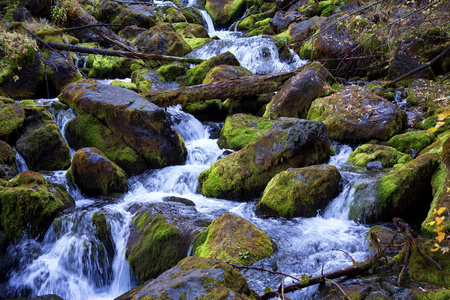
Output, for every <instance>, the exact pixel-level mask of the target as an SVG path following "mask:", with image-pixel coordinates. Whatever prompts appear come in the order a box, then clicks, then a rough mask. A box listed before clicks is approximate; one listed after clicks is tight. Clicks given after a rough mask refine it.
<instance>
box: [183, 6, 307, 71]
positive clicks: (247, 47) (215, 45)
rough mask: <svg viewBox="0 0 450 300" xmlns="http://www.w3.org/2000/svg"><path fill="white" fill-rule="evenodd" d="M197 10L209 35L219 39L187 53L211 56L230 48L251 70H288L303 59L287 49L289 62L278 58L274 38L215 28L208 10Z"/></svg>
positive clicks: (204, 57)
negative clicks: (245, 35) (244, 35)
mask: <svg viewBox="0 0 450 300" xmlns="http://www.w3.org/2000/svg"><path fill="white" fill-rule="evenodd" d="M200 12H201V14H202V16H203V18H204V20H205V23H206V29H207V30H208V33H209V36H210V37H214V36H217V37H219V38H220V39H219V40H213V41H211V42H209V43H206V44H205V45H203V46H201V47H199V48H197V49H195V50H194V51H192V52H191V53H189V54H188V55H187V57H194V58H201V59H210V58H211V57H213V56H217V55H219V54H221V53H224V52H227V51H230V52H231V53H233V54H234V56H236V58H237V60H238V61H239V62H240V63H241V66H242V67H245V68H247V69H249V70H250V71H252V72H253V73H254V74H261V73H274V72H283V71H291V70H293V69H295V68H298V67H301V66H302V65H304V64H305V63H306V61H305V60H302V59H300V57H299V56H298V55H297V54H296V53H294V52H293V51H292V50H290V54H291V59H290V60H289V62H284V61H281V60H280V57H279V54H278V50H277V47H276V45H275V41H274V40H273V39H272V38H270V37H267V36H254V37H249V38H244V37H242V34H241V33H240V32H237V31H227V30H221V31H216V30H215V28H214V24H213V21H212V19H211V17H210V16H209V15H208V13H207V12H206V11H204V10H200Z"/></svg>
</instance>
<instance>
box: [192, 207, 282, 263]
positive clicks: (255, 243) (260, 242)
mask: <svg viewBox="0 0 450 300" xmlns="http://www.w3.org/2000/svg"><path fill="white" fill-rule="evenodd" d="M273 248H274V245H273V244H272V241H271V240H270V238H269V236H268V235H267V233H265V232H264V231H262V230H261V229H259V228H258V227H256V226H255V225H253V224H252V223H250V222H249V221H247V220H245V219H243V218H242V217H239V216H235V215H230V214H224V215H222V216H220V217H219V218H217V219H215V220H214V221H213V222H212V223H211V225H209V226H208V228H207V229H206V230H205V231H202V232H201V233H199V234H198V235H197V236H196V237H195V241H194V252H195V256H199V257H205V258H216V259H220V260H221V261H224V262H227V263H233V264H239V265H243V264H253V263H254V262H255V261H257V260H260V259H262V258H266V257H268V256H269V255H271V254H272V252H273Z"/></svg>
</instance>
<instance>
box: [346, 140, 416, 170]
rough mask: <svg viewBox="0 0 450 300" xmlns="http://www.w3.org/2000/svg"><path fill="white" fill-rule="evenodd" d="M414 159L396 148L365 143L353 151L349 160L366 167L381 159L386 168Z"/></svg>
mask: <svg viewBox="0 0 450 300" xmlns="http://www.w3.org/2000/svg"><path fill="white" fill-rule="evenodd" d="M410 160H412V157H411V156H409V155H407V154H405V153H402V152H400V151H398V150H397V149H395V148H392V147H389V146H383V145H374V144H364V145H361V146H359V147H358V148H356V149H355V151H353V152H352V153H351V154H350V156H349V158H348V160H347V161H348V162H351V163H353V164H354V165H355V166H358V167H366V166H367V164H368V163H370V162H375V161H379V162H381V163H382V165H383V167H384V168H391V167H393V166H394V165H396V164H401V163H405V162H407V161H410Z"/></svg>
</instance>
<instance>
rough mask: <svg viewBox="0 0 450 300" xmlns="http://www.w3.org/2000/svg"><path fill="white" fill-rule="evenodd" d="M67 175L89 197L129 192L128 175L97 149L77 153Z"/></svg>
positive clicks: (81, 150)
mask: <svg viewBox="0 0 450 300" xmlns="http://www.w3.org/2000/svg"><path fill="white" fill-rule="evenodd" d="M67 174H68V175H67V176H68V177H69V178H70V179H71V180H73V182H75V183H76V184H77V186H78V187H79V188H80V190H81V191H82V192H83V193H85V194H87V195H92V196H109V195H111V194H114V193H123V192H125V191H126V190H127V176H126V174H125V173H124V172H123V170H122V169H121V168H120V167H118V166H117V165H116V164H114V163H113V162H111V161H110V160H109V159H108V158H107V157H106V156H105V155H104V154H103V153H102V152H101V151H100V150H98V149H97V148H93V147H91V148H82V149H80V150H78V151H77V152H75V154H74V155H73V159H72V164H71V166H70V169H69V170H68V171H67Z"/></svg>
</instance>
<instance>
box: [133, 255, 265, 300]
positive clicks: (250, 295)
mask: <svg viewBox="0 0 450 300" xmlns="http://www.w3.org/2000/svg"><path fill="white" fill-rule="evenodd" d="M256 296H257V295H256V293H255V292H254V291H252V290H251V289H250V288H249V287H248V284H247V281H246V280H245V277H244V276H242V274H241V273H239V271H237V270H235V269H233V267H231V266H230V265H229V264H226V263H223V262H221V261H219V260H215V259H206V258H201V257H192V256H190V257H186V258H185V259H183V260H182V261H180V263H179V264H178V265H177V266H175V267H173V268H172V269H170V270H167V271H166V272H164V273H163V274H161V275H160V276H159V277H158V278H156V279H154V280H152V281H150V282H149V283H147V284H146V285H144V286H142V287H141V289H140V290H139V291H138V292H137V293H136V296H135V298H134V299H136V300H140V299H144V298H148V297H150V298H155V299H156V298H160V297H161V298H162V297H167V298H168V299H183V297H186V299H231V298H233V299H234V298H236V299H243V300H246V299H254V298H256Z"/></svg>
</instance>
